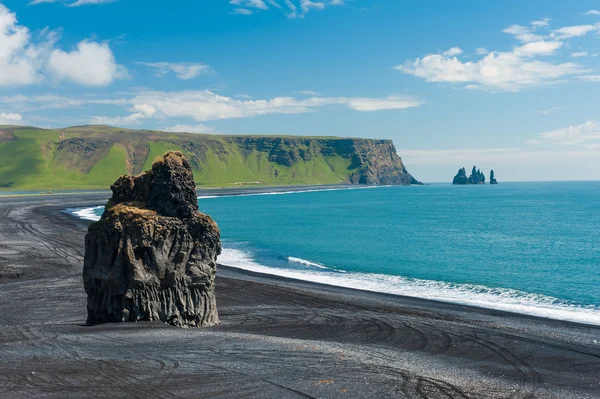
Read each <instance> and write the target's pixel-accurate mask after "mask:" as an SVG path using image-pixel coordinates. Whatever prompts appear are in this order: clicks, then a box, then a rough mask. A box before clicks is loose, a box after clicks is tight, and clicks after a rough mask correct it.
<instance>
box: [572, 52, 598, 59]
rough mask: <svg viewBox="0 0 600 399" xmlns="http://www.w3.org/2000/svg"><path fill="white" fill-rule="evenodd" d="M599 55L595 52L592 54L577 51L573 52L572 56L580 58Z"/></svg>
mask: <svg viewBox="0 0 600 399" xmlns="http://www.w3.org/2000/svg"><path fill="white" fill-rule="evenodd" d="M596 56H598V54H596V53H594V54H590V53H588V52H587V51H576V52H574V53H572V54H571V57H573V58H580V57H596Z"/></svg>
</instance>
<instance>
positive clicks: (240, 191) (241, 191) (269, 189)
mask: <svg viewBox="0 0 600 399" xmlns="http://www.w3.org/2000/svg"><path fill="white" fill-rule="evenodd" d="M406 186H407V187H408V186H410V185H406ZM368 187H386V186H381V185H363V184H350V183H340V184H308V185H294V186H241V187H208V188H196V193H197V194H199V195H200V196H203V195H214V196H227V195H246V194H254V193H257V194H260V193H278V192H296V191H321V190H344V189H352V188H368ZM98 194H106V195H108V196H110V195H111V191H110V189H104V190H102V189H98V190H14V192H12V191H2V190H0V198H19V197H52V196H69V195H82V196H85V195H98Z"/></svg>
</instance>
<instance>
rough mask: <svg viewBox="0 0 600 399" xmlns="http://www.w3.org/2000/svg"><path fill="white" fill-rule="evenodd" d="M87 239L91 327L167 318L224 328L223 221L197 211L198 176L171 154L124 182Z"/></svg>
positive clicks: (177, 322)
mask: <svg viewBox="0 0 600 399" xmlns="http://www.w3.org/2000/svg"><path fill="white" fill-rule="evenodd" d="M111 190H112V192H113V196H112V198H111V199H110V201H109V202H108V204H107V205H106V209H105V211H104V214H103V215H102V218H101V219H100V221H98V222H96V223H93V224H92V225H90V227H89V230H88V234H87V235H86V239H85V245H86V253H85V258H84V268H83V281H84V288H85V291H86V293H87V296H88V303H87V310H88V318H87V324H88V325H93V324H98V323H104V322H122V321H138V320H160V321H163V322H165V323H169V324H172V325H175V326H178V327H200V326H210V325H214V324H217V323H218V322H219V317H218V313H217V307H216V301H215V293H214V281H215V274H216V267H217V256H218V255H219V254H220V253H221V242H220V232H219V228H218V227H217V225H216V223H215V222H214V221H213V220H212V219H211V218H210V217H209V216H207V215H204V214H202V213H200V212H199V211H198V203H197V196H196V190H195V184H194V179H193V175H192V170H191V167H190V164H189V162H188V161H187V159H186V158H185V157H184V156H183V155H182V154H181V153H180V152H168V153H167V154H165V156H164V157H163V158H162V159H160V160H158V161H156V162H155V163H154V164H153V166H152V170H150V171H148V172H145V173H143V174H141V175H139V176H122V177H120V178H119V179H118V180H117V181H116V182H115V184H113V186H112V187H111Z"/></svg>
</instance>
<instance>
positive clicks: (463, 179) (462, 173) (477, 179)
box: [452, 166, 497, 184]
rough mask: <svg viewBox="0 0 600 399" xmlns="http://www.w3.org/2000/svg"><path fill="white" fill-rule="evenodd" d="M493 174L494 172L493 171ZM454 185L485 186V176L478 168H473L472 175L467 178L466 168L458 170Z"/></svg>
mask: <svg viewBox="0 0 600 399" xmlns="http://www.w3.org/2000/svg"><path fill="white" fill-rule="evenodd" d="M492 174H493V171H492ZM452 184H485V175H484V174H483V173H482V172H481V170H479V169H477V167H476V166H473V169H472V170H471V175H470V176H469V177H467V171H466V169H465V168H461V169H459V170H458V173H457V174H456V176H454V180H453V181H452ZM490 184H497V183H490Z"/></svg>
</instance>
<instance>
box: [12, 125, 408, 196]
mask: <svg viewBox="0 0 600 399" xmlns="http://www.w3.org/2000/svg"><path fill="white" fill-rule="evenodd" d="M168 150H180V151H182V152H183V153H184V154H185V155H186V156H187V157H188V159H189V160H190V162H191V164H192V165H193V168H194V176H195V178H196V182H197V184H198V185H199V186H201V187H202V186H206V187H226V186H242V185H295V184H334V183H345V182H347V183H361V184H409V183H411V182H414V180H413V179H412V176H410V175H409V174H408V172H406V169H405V168H404V165H403V164H402V161H401V160H400V158H399V157H398V156H397V155H396V152H395V148H394V146H393V144H392V142H391V141H387V140H368V139H346V138H335V137H289V136H281V137H274V136H264V137H258V136H217V135H199V134H187V133H165V132H158V131H138V130H127V129H120V128H113V127H109V126H77V127H71V128H65V129H50V130H48V129H39V128H33V127H16V126H0V160H1V161H0V189H4V190H6V189H14V190H56V189H105V188H108V187H109V186H110V185H111V184H112V183H113V182H114V181H115V180H116V178H117V177H119V176H120V175H123V174H137V173H140V172H142V171H143V170H147V169H149V168H150V167H151V165H152V162H153V161H154V159H156V158H157V157H158V156H160V155H162V154H164V153H165V152H166V151H168Z"/></svg>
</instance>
